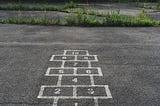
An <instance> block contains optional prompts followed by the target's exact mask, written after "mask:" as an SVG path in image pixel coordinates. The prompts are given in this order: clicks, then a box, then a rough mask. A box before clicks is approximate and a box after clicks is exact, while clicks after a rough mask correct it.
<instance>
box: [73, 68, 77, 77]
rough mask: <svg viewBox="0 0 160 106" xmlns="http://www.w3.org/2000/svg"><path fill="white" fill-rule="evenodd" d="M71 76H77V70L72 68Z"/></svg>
mask: <svg viewBox="0 0 160 106" xmlns="http://www.w3.org/2000/svg"><path fill="white" fill-rule="evenodd" d="M72 75H74V76H76V75H77V68H74V73H73V74H72Z"/></svg>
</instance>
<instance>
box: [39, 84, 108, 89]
mask: <svg viewBox="0 0 160 106" xmlns="http://www.w3.org/2000/svg"><path fill="white" fill-rule="evenodd" d="M74 86H75V85H42V86H41V88H48V87H51V88H54V87H74ZM76 87H105V88H106V89H108V85H76Z"/></svg>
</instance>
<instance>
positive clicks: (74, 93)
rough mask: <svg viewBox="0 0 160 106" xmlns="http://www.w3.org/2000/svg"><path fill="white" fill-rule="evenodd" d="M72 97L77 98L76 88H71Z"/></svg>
mask: <svg viewBox="0 0 160 106" xmlns="http://www.w3.org/2000/svg"><path fill="white" fill-rule="evenodd" d="M73 97H75V98H76V97H77V87H76V86H74V87H73Z"/></svg>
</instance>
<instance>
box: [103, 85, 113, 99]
mask: <svg viewBox="0 0 160 106" xmlns="http://www.w3.org/2000/svg"><path fill="white" fill-rule="evenodd" d="M105 90H106V94H107V97H108V98H112V95H111V92H110V90H109V87H108V85H105Z"/></svg>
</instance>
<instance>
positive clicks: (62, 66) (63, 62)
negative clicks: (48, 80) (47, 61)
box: [61, 60, 65, 68]
mask: <svg viewBox="0 0 160 106" xmlns="http://www.w3.org/2000/svg"><path fill="white" fill-rule="evenodd" d="M64 64H65V61H64V60H63V61H62V65H61V68H64Z"/></svg>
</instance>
